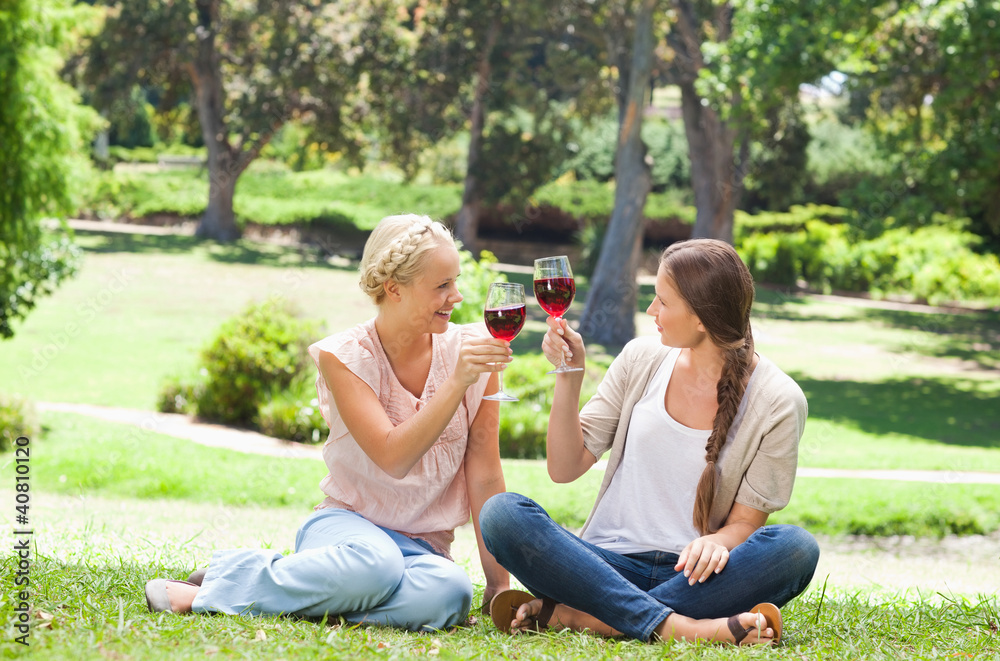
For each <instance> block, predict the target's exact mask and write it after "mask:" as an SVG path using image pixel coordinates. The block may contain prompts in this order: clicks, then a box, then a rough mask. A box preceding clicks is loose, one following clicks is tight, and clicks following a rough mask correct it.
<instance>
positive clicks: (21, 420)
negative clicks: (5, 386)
mask: <svg viewBox="0 0 1000 661" xmlns="http://www.w3.org/2000/svg"><path fill="white" fill-rule="evenodd" d="M40 432H41V427H40V426H39V424H38V412H37V411H36V410H35V405H34V404H32V403H31V402H30V401H28V400H27V399H24V398H23V397H21V396H20V395H5V394H0V452H7V451H8V450H10V449H11V448H12V447H13V446H14V441H16V440H17V439H18V437H20V436H27V437H28V438H30V439H35V438H37V437H38V434H39V433H40Z"/></svg>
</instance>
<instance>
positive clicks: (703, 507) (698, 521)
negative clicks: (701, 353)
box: [694, 326, 753, 535]
mask: <svg viewBox="0 0 1000 661" xmlns="http://www.w3.org/2000/svg"><path fill="white" fill-rule="evenodd" d="M748 331H749V326H748ZM724 355H725V361H726V362H725V363H724V364H723V366H722V376H721V377H719V385H718V402H719V409H718V410H717V411H716V413H715V419H714V420H713V421H712V433H711V435H709V437H708V441H707V442H706V443H705V462H706V466H705V470H704V471H703V472H702V474H701V479H699V480H698V489H697V491H696V492H695V501H694V525H695V528H697V529H698V531H699V532H700V533H701V534H703V535H704V534H707V532H708V530H709V517H710V515H711V513H712V502H713V501H714V500H715V482H716V478H717V471H716V470H715V464H716V462H717V461H718V459H719V453H720V452H722V447H723V446H724V445H725V444H726V439H727V437H728V436H729V428H730V427H731V426H732V424H733V420H734V419H735V418H736V412H737V410H738V409H739V407H740V401H741V400H742V399H743V393H744V391H745V390H746V382H747V380H748V379H749V378H750V369H751V366H752V364H753V337H752V336H751V335H749V333H748V335H747V337H746V339H745V340H744V341H743V342H741V343H740V344H739V345H738V346H736V347H731V348H727V349H726V350H725V353H724Z"/></svg>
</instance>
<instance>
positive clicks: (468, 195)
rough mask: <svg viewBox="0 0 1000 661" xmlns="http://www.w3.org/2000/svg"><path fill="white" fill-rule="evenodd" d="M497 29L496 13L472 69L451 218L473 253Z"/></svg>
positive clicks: (456, 233) (456, 234) (479, 203)
mask: <svg viewBox="0 0 1000 661" xmlns="http://www.w3.org/2000/svg"><path fill="white" fill-rule="evenodd" d="M499 32H500V17H499V16H497V17H496V18H495V19H494V20H493V22H492V23H491V24H490V29H489V32H488V33H487V35H486V43H485V45H484V46H483V51H482V53H481V54H480V59H479V70H478V72H477V73H476V90H475V95H474V97H473V100H472V113H471V115H472V116H471V117H470V126H469V155H468V158H467V159H466V168H465V188H464V189H463V191H462V208H461V209H460V210H459V212H458V216H457V217H456V218H455V238H456V239H458V240H459V241H461V242H462V246H463V247H464V248H465V249H466V250H468V251H469V252H471V253H472V254H473V255H478V254H479V250H478V245H477V244H478V234H479V212H480V209H481V208H482V202H481V199H482V192H481V191H480V190H479V179H478V176H477V173H478V168H479V157H480V154H481V153H482V150H483V128H484V127H485V125H486V94H487V93H488V92H489V89H490V75H491V72H492V66H491V64H490V58H491V57H493V47H494V46H496V43H497V36H498V34H499Z"/></svg>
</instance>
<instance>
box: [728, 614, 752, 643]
mask: <svg viewBox="0 0 1000 661" xmlns="http://www.w3.org/2000/svg"><path fill="white" fill-rule="evenodd" d="M726 624H728V625H729V633H731V634H733V638H735V639H736V640H735V641H733V642H735V643H739V642H740V641H741V640H743V639H744V638H746V637H747V633H749V631H750V629H746V628H744V627H743V625H742V624H740V616H739V615H733V616H732V617H730V618H729V619H728V620H726Z"/></svg>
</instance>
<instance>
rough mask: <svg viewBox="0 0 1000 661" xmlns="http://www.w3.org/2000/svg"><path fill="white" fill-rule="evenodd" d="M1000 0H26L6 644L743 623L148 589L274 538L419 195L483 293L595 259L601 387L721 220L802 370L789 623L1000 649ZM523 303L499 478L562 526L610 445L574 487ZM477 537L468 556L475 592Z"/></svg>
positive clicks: (0, 134)
mask: <svg viewBox="0 0 1000 661" xmlns="http://www.w3.org/2000/svg"><path fill="white" fill-rule="evenodd" d="M998 20H1000V6H998V4H997V3H996V2H980V3H967V2H956V1H944V2H938V3H920V2H914V3H907V2H875V1H871V2H866V1H860V0H857V1H854V2H847V1H842V2H833V3H825V4H824V5H822V6H818V5H813V4H811V3H808V4H806V3H801V4H800V3H783V4H781V5H780V6H774V5H767V4H761V3H756V2H727V3H719V2H715V3H713V2H686V1H680V0H676V1H673V2H667V1H665V0H664V1H660V2H655V1H653V0H646V1H642V2H607V3H589V2H583V1H579V2H572V1H567V2H554V3H546V4H544V5H541V4H535V3H528V2H518V1H516V0H507V1H504V2H481V3H480V2H456V3H447V2H430V1H421V2H395V1H391V2H390V1H385V2H379V1H374V0H369V1H361V0H359V1H357V2H320V1H318V0H317V1H312V2H280V1H275V2H249V1H247V2H239V1H235V0H233V1H230V2H218V1H209V0H204V1H198V2H188V1H174V2H129V3H91V2H76V3H71V2H68V1H64V0H45V1H43V2H25V1H22V0H8V1H5V2H4V3H3V4H2V5H0V120H2V122H0V152H2V160H0V166H2V168H3V170H2V175H0V181H2V182H3V187H2V190H0V221H2V222H0V261H2V262H3V264H4V269H3V272H2V273H3V275H2V280H0V295H2V296H0V312H2V316H0V332H2V333H3V335H4V336H5V337H6V338H7V339H5V340H3V341H2V342H0V374H2V381H0V432H2V437H0V438H2V439H3V442H4V450H3V451H4V454H3V458H4V463H5V464H6V466H9V467H10V470H9V471H8V470H7V469H6V468H5V472H4V474H5V475H7V476H9V477H6V478H4V480H5V484H3V485H2V492H3V494H4V496H3V497H4V499H5V500H4V502H7V503H10V505H9V507H10V517H11V520H12V521H14V520H15V519H14V517H15V515H16V514H17V511H16V510H15V504H16V503H17V500H16V496H17V491H16V489H17V488H18V487H17V483H16V482H15V475H16V473H15V469H16V468H17V466H18V464H17V463H16V460H15V455H14V452H13V448H12V445H13V442H14V439H15V438H16V437H17V436H19V435H25V436H27V437H29V438H30V439H31V462H30V478H31V479H30V489H31V492H30V494H31V501H30V508H27V509H26V511H27V512H28V514H29V515H30V516H29V520H30V524H31V526H32V527H33V529H34V531H35V532H34V541H35V545H34V546H33V558H32V562H33V564H32V569H31V575H30V577H31V599H30V602H31V610H30V620H31V623H32V629H31V633H30V636H29V637H28V639H27V641H28V642H29V643H30V644H29V645H27V646H25V645H21V644H20V643H18V642H16V638H17V636H18V635H19V633H18V630H17V629H16V628H15V624H16V622H17V617H18V611H17V610H15V609H16V608H17V607H18V605H19V596H18V594H19V592H18V589H17V586H16V584H15V577H16V576H17V574H16V572H15V569H16V568H17V566H18V564H17V563H18V559H17V556H16V554H14V555H11V556H5V560H4V563H5V571H4V576H3V579H2V580H3V586H4V594H3V601H2V602H0V614H2V615H3V624H4V626H6V629H5V636H4V639H3V640H2V641H0V650H3V653H4V654H5V656H16V655H20V654H31V655H32V658H65V656H66V655H67V654H73V655H77V656H80V657H81V658H106V657H109V656H110V657H116V658H144V659H145V658H161V657H164V658H165V657H170V658H174V657H180V658H186V657H195V656H198V657H200V656H204V655H206V654H208V655H221V656H224V657H227V658H228V657H251V658H306V657H313V656H322V657H336V658H356V657H359V656H360V657H364V656H372V657H374V656H392V657H394V658H395V657H400V658H408V657H413V656H424V655H432V656H442V657H451V658H472V657H476V656H491V657H492V656H506V657H512V656H524V657H532V658H533V657H543V656H549V657H552V658H577V657H586V658H608V659H612V658H617V657H625V656H628V657H643V658H645V657H649V658H653V657H659V656H661V655H664V654H666V655H669V656H671V657H673V656H678V657H687V656H696V655H697V656H703V655H707V654H708V655H714V656H718V657H730V656H737V655H746V654H748V652H746V651H736V650H726V649H718V648H709V649H706V648H705V647H704V646H696V645H685V644H670V645H665V646H644V645H639V644H636V643H625V642H618V641H605V640H601V639H596V638H592V637H587V636H577V635H568V634H562V635H549V636H537V637H521V638H517V639H508V638H506V637H503V636H501V635H499V634H498V633H497V632H495V631H493V630H492V627H491V626H490V625H489V624H488V623H484V622H483V621H482V618H478V620H477V621H475V622H472V623H470V627H468V628H466V629H462V630H459V631H458V632H455V633H452V634H449V635H441V636H424V635H410V634H405V633H400V632H392V631H384V630H379V629H352V628H348V627H343V626H340V625H339V624H338V623H336V622H320V623H316V622H307V621H296V620H292V619H288V618H261V619H257V620H254V619H242V618H176V617H173V618H172V617H168V616H162V615H159V616H153V615H151V614H149V613H148V612H146V609H145V604H144V603H143V601H142V598H141V594H142V592H141V590H142V585H143V584H144V583H145V581H146V580H147V579H148V578H151V577H153V576H159V575H163V576H172V577H183V576H184V575H186V573H187V572H188V571H190V570H191V569H193V568H194V567H196V566H204V565H205V564H206V563H207V560H208V558H209V557H210V554H211V550H212V549H215V548H227V547H231V546H237V545H249V546H264V547H271V548H275V549H279V550H285V549H287V548H288V547H289V546H290V545H291V540H292V538H293V534H294V530H295V528H296V527H297V524H298V522H299V521H300V520H301V518H303V517H304V516H305V515H306V514H307V513H308V511H309V509H310V507H311V506H312V505H313V504H314V503H315V502H316V501H317V500H318V495H317V494H318V493H319V492H318V489H317V488H316V487H317V484H318V481H319V479H320V477H322V474H323V472H324V470H325V469H324V467H323V466H322V464H321V463H320V462H319V461H318V460H317V459H316V457H315V449H316V447H317V446H316V445H315V443H316V442H317V441H321V440H322V439H323V437H324V436H325V429H323V427H322V423H321V421H320V420H319V416H318V413H317V411H316V410H315V401H314V390H313V386H312V380H313V368H312V366H311V365H309V364H308V362H307V360H306V357H305V356H304V353H303V351H302V349H303V346H304V344H305V343H307V342H309V341H311V340H314V339H315V338H316V337H319V336H320V334H321V333H326V332H333V331H336V330H338V329H341V328H344V327H347V326H350V325H352V324H354V323H357V322H359V321H362V320H364V319H365V318H367V317H369V316H371V314H372V313H373V310H372V308H371V306H370V304H369V303H368V302H367V301H366V300H364V299H363V297H362V296H361V295H360V292H359V291H358V290H357V289H355V287H356V271H355V266H356V260H357V257H358V256H359V251H360V247H361V246H362V245H363V242H364V238H365V236H366V234H367V232H368V231H369V230H370V229H371V228H372V227H373V226H374V225H375V223H377V221H378V220H379V219H380V218H382V217H383V216H385V215H388V214H392V213H400V212H417V213H426V214H428V215H431V216H432V217H435V218H439V219H442V220H444V221H445V222H446V223H448V224H449V225H450V226H452V227H453V228H454V229H455V233H456V235H457V236H458V238H459V239H460V240H461V242H462V244H463V246H464V247H465V248H466V249H468V250H467V251H466V252H463V276H462V283H461V284H462V288H463V293H464V294H465V295H466V301H465V303H464V305H463V307H462V309H461V310H460V312H459V316H460V318H463V319H466V320H474V319H477V318H479V316H480V315H481V309H482V299H483V295H484V293H485V289H486V285H487V284H488V283H489V282H490V281H492V280H494V279H508V280H511V281H518V282H523V283H525V284H528V283H529V282H530V271H529V270H528V267H529V266H530V263H531V259H532V258H533V257H535V256H542V255H546V254H552V253H567V254H570V255H571V256H572V258H573V264H574V269H575V271H576V275H577V281H578V296H577V300H576V301H575V302H574V305H573V307H572V308H571V312H570V319H571V320H572V322H573V323H574V324H577V325H578V327H579V328H580V330H581V332H584V334H585V335H586V336H587V338H588V340H589V341H590V346H591V347H592V350H591V355H589V356H588V358H589V362H590V364H589V366H588V378H587V383H588V386H587V387H588V388H589V389H590V390H591V391H592V389H593V388H594V387H596V384H597V383H598V382H599V380H600V378H601V375H602V374H603V371H604V369H606V367H607V365H608V363H609V362H610V360H611V359H612V358H613V356H614V355H615V354H616V353H617V351H618V350H619V349H620V347H621V345H622V344H624V342H626V341H627V340H628V339H630V338H631V337H633V336H635V335H637V334H647V333H649V332H651V328H650V325H649V322H648V321H644V319H643V315H642V314H641V311H642V310H643V309H645V306H646V305H647V304H648V302H649V300H650V297H651V295H652V293H651V285H650V280H649V276H650V274H651V273H652V272H653V271H655V257H656V255H657V254H658V252H659V251H660V250H661V249H662V248H663V247H664V246H665V245H667V244H669V243H670V242H672V241H676V240H681V239H684V238H687V237H690V236H712V237H716V238H721V239H723V240H727V241H731V242H733V243H734V245H735V246H736V247H737V249H738V250H739V251H740V253H741V255H742V256H743V258H744V259H745V260H746V261H747V263H748V265H749V266H750V267H751V270H752V271H753V273H754V275H755V278H756V280H757V282H758V285H759V288H758V300H757V304H756V305H755V311H754V329H755V337H756V339H757V344H758V347H759V350H760V351H761V352H762V353H764V354H766V355H768V356H769V357H770V358H771V359H772V360H774V361H775V362H776V363H777V364H778V365H779V366H781V367H782V368H783V369H784V370H785V371H787V372H789V373H790V374H792V375H793V376H794V377H795V378H796V380H797V381H798V382H799V384H800V385H801V386H802V388H803V390H804V391H805V392H806V395H807V397H808V399H809V402H810V422H809V424H808V426H807V430H806V435H805V437H804V438H803V441H802V446H801V452H800V466H801V469H802V470H801V471H800V476H799V479H798V481H797V483H796V489H795V493H794V495H793V499H792V503H791V504H790V506H789V507H788V508H787V509H786V510H783V511H782V512H780V513H777V514H776V515H774V516H773V517H772V518H771V521H772V522H789V523H797V524H800V525H803V526H805V527H807V528H808V529H809V530H811V531H813V532H815V533H816V534H817V535H818V536H820V538H821V544H822V546H823V549H824V555H825V557H824V561H823V564H821V568H820V572H819V573H818V574H817V578H816V580H815V581H814V584H813V585H812V586H811V588H810V589H809V591H808V592H807V593H806V594H804V595H803V596H802V597H801V598H800V599H798V600H796V601H795V602H793V603H792V604H790V605H789V606H788V607H787V608H786V609H785V619H786V627H787V631H786V636H787V637H786V641H785V643H784V644H783V646H782V647H780V648H779V649H778V650H777V651H776V653H777V654H778V655H781V656H788V657H800V656H808V657H820V658H847V657H875V658H881V657H898V656H906V657H908V658H942V657H948V658H952V657H954V656H956V655H958V656H966V655H967V656H974V657H977V658H995V657H996V656H997V655H998V652H997V649H998V642H997V638H998V637H997V629H998V626H1000V615H998V610H1000V608H998V602H997V596H996V593H997V588H998V585H1000V532H998V531H1000V484H998V482H1000V479H998V478H1000V450H998V448H1000V410H998V409H1000V407H997V404H996V403H997V401H998V397H997V391H998V389H1000V385H998V379H997V369H998V358H997V356H998V353H997V351H998V345H1000V312H998V308H997V306H998V305H1000V264H998V261H997V251H998V246H1000V179H998V177H997V173H998V172H1000V90H998V85H1000V57H998V53H997V48H998V46H997V43H998V40H997V39H996V36H997V34H998V30H997V21H998ZM123 226H124V227H123ZM482 250H486V251H487V252H481V251H482ZM529 289H530V288H529ZM530 307H531V312H532V314H531V318H530V320H529V322H528V324H527V326H526V328H525V331H524V332H522V334H521V335H520V336H519V337H518V338H517V340H516V341H515V342H514V349H515V356H516V360H515V362H514V364H513V365H512V366H511V368H510V370H509V371H508V373H507V374H508V376H507V378H506V379H505V380H506V385H507V387H508V389H509V390H511V391H513V392H515V393H516V394H517V395H518V396H520V397H521V401H520V402H518V403H516V404H513V405H504V408H503V409H502V413H501V424H502V434H501V435H502V443H503V447H502V451H503V454H504V456H505V463H504V467H505V473H506V475H507V482H508V488H510V489H511V490H517V491H521V492H524V493H528V494H529V495H531V496H532V497H535V498H536V499H537V500H539V502H541V503H542V504H543V505H545V506H546V507H547V508H548V509H549V510H550V511H551V512H552V513H553V515H554V516H555V517H556V518H557V519H558V520H559V521H560V522H561V523H563V524H564V525H567V526H568V527H571V528H574V527H578V526H579V525H581V524H582V521H583V518H584V517H585V516H586V513H587V512H588V511H589V508H590V506H591V504H592V502H593V497H594V494H595V492H596V489H597V484H598V482H599V477H600V475H599V472H598V471H594V472H593V474H592V475H587V476H585V477H584V478H583V479H581V480H580V481H579V483H575V484H572V485H553V484H551V483H550V482H549V480H548V478H547V476H546V474H545V469H544V464H543V462H540V461H539V457H541V456H542V455H543V453H544V428H545V422H546V415H545V412H546V411H547V405H548V397H549V396H550V394H551V386H552V381H551V377H546V376H545V375H544V371H545V367H544V366H545V361H544V359H543V358H542V357H541V355H540V352H539V350H538V347H539V342H540V337H541V334H542V332H543V328H544V324H543V321H542V320H543V314H542V312H541V310H540V309H539V308H537V306H534V305H532V306H530ZM168 432H169V433H168ZM230 432H232V433H230ZM261 433H262V434H263V435H259V434H261ZM191 436H193V437H195V438H196V439H197V440H199V441H202V442H201V443H199V442H195V441H192V440H190V439H189V438H188V437H191ZM221 438H225V439H227V440H225V442H222V441H219V440H218V439H221ZM211 439H215V441H214V443H215V444H216V445H217V446H218V445H222V446H224V447H207V446H205V445H204V443H205V442H213V441H212V440H211ZM268 439H292V442H291V443H289V442H288V441H281V440H268ZM241 444H245V447H241ZM262 448H268V449H262ZM241 450H247V451H241ZM253 450H256V452H254V451H253ZM260 453H267V454H260ZM310 453H311V454H310ZM14 527H15V529H16V528H17V526H14ZM470 535H471V533H469V531H460V534H459V545H458V546H457V548H458V549H459V551H460V553H459V554H458V555H457V556H456V558H457V559H458V561H459V562H460V563H462V564H463V566H464V567H465V568H466V569H467V570H468V571H469V572H470V575H472V576H473V578H474V581H478V582H479V587H480V588H481V587H482V586H481V582H482V577H481V570H480V569H479V568H478V561H477V559H476V558H475V555H474V554H475V549H474V544H473V543H470ZM463 540H464V546H463ZM463 554H464V555H463Z"/></svg>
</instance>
